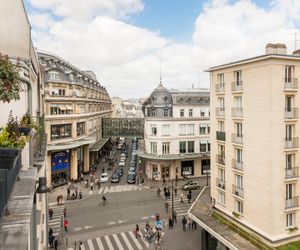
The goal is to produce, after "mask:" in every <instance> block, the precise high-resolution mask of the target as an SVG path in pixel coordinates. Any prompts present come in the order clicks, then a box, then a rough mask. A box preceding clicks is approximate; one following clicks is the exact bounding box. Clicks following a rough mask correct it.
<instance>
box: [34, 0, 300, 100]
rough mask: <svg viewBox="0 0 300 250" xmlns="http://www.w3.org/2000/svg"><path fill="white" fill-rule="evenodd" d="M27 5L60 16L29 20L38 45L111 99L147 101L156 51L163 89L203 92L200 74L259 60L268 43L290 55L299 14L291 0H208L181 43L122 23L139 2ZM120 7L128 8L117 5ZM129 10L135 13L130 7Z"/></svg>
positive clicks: (154, 82) (206, 81) (153, 82)
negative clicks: (93, 77)
mask: <svg viewBox="0 0 300 250" xmlns="http://www.w3.org/2000/svg"><path fill="white" fill-rule="evenodd" d="M30 1H31V2H32V3H34V4H35V7H39V8H41V9H43V10H51V12H52V13H55V15H59V16H64V17H65V18H63V19H60V20H57V19H53V18H52V17H51V15H49V14H37V15H32V16H30V20H31V23H32V25H33V27H34V29H33V32H34V33H33V34H34V40H35V42H36V45H37V47H38V48H40V49H44V50H48V51H51V52H54V53H56V54H58V55H59V56H61V57H62V58H65V59H67V60H69V61H70V62H71V63H72V64H74V65H76V66H78V67H80V68H82V69H87V68H88V69H91V70H93V71H95V72H96V74H97V77H98V78H99V80H100V81H101V82H102V84H103V85H104V86H106V87H107V89H108V91H109V92H110V94H111V95H120V96H122V97H136V96H138V97H139V96H147V95H149V94H150V92H151V91H152V90H153V89H154V88H155V87H156V85H157V84H158V82H159V65H160V62H159V60H160V59H159V58H160V52H161V54H162V69H163V82H164V83H165V85H166V87H168V88H183V87H191V86H192V84H193V85H194V86H195V87H199V82H200V83H201V87H204V86H206V87H208V85H209V79H208V78H209V75H208V73H205V72H203V70H204V69H207V68H208V67H210V66H215V65H218V64H222V63H224V62H228V61H233V60H239V59H243V58H246V57H251V56H256V55H259V54H263V53H264V47H265V45H266V44H267V43H268V42H282V43H285V44H286V45H287V46H288V47H289V48H290V49H293V44H294V41H293V33H294V32H295V31H296V30H297V29H296V27H295V24H296V20H298V18H299V17H298V16H299V15H297V13H299V10H300V4H298V1H296V0H290V1H288V0H276V1H274V2H273V5H272V6H268V9H263V8H261V7H258V6H256V5H255V4H254V3H253V2H251V1H250V0H241V1H236V2H235V3H233V4H232V3H229V2H228V1H226V0H213V1H209V2H208V3H206V5H205V7H204V9H203V11H202V12H201V13H199V16H198V18H197V20H195V31H194V34H193V37H192V43H191V44H179V43H176V41H171V40H169V39H168V38H165V37H163V36H162V35H161V34H159V33H157V32H153V31H150V30H147V29H143V28H139V27H136V26H133V25H130V24H128V23H126V22H125V21H124V19H122V16H124V13H125V14H126V15H127V14H129V13H130V10H134V11H140V10H141V9H142V7H143V4H142V2H141V1H140V0H139V1H138V0H126V1H116V0H115V1H110V0H107V1H103V0H101V1H98V0H97V1H96V0H95V1H93V4H91V1H78V4H79V5H78V6H76V4H75V3H74V4H69V5H67V4H66V3H67V2H69V0H65V1H58V0H53V1H50V0H49V1H48V0H45V1H38V0H30ZM65 2H66V3H65ZM72 2H76V3H77V0H76V1H75V0H74V1H72ZM81 2H83V3H81ZM100 2H101V4H100ZM120 2H122V4H127V5H126V6H127V7H124V5H122V6H123V7H120V6H121V5H118V4H120ZM283 2H284V3H287V2H288V3H287V4H286V8H282V7H280V6H282V4H283ZM108 3H110V4H112V5H113V6H111V5H109V4H108ZM293 3H297V5H295V6H294V8H292V7H290V6H292V5H291V4H293ZM106 4H107V5H106ZM132 4H133V5H134V6H136V7H135V8H132V9H130V8H129V7H128V6H131V5H132ZM100 5H101V6H100ZM67 6H69V7H68V8H67ZM73 6H76V8H78V9H80V10H81V11H82V12H84V11H85V10H86V9H87V10H88V11H87V12H86V13H85V14H83V16H84V18H83V20H84V21H82V20H81V19H78V18H77V15H78V13H77V12H76V11H77V10H72V9H73ZM107 6H108V7H107ZM91 7H93V8H91ZM74 8H75V7H74ZM108 9H110V11H107V10H108ZM112 10H114V11H112ZM73 11H74V12H73ZM75 13H76V14H75ZM107 13H112V15H110V16H107V15H106V14H107ZM81 14H82V13H81ZM105 15H106V16H105ZM120 20H123V21H120Z"/></svg>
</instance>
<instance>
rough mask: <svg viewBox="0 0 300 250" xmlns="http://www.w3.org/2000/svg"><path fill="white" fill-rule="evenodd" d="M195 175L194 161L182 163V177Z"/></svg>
mask: <svg viewBox="0 0 300 250" xmlns="http://www.w3.org/2000/svg"><path fill="white" fill-rule="evenodd" d="M193 175H194V161H181V176H193Z"/></svg>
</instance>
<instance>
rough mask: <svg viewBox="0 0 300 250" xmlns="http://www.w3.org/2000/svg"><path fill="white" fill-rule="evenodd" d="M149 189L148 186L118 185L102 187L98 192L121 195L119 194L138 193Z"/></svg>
mask: <svg viewBox="0 0 300 250" xmlns="http://www.w3.org/2000/svg"><path fill="white" fill-rule="evenodd" d="M145 188H148V187H146V186H144V187H142V186H140V185H139V186H138V185H118V186H105V187H100V189H99V190H97V192H98V194H100V195H101V194H106V193H119V192H128V191H138V190H142V189H145Z"/></svg>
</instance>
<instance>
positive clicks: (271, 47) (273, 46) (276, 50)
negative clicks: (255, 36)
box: [266, 43, 286, 55]
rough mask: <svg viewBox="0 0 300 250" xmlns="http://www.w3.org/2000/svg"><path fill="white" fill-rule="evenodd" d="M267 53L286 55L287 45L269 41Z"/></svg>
mask: <svg viewBox="0 0 300 250" xmlns="http://www.w3.org/2000/svg"><path fill="white" fill-rule="evenodd" d="M266 54H267V55H270V54H275V55H286V45H285V44H284V43H268V44H267V45H266Z"/></svg>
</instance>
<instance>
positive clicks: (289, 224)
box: [285, 212, 296, 228]
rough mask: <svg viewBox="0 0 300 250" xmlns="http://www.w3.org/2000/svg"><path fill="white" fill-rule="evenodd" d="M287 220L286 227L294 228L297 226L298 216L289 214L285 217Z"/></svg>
mask: <svg viewBox="0 0 300 250" xmlns="http://www.w3.org/2000/svg"><path fill="white" fill-rule="evenodd" d="M285 218H286V227H287V228H289V227H294V226H295V221H296V214H295V212H292V213H287V214H286V215H285Z"/></svg>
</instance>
